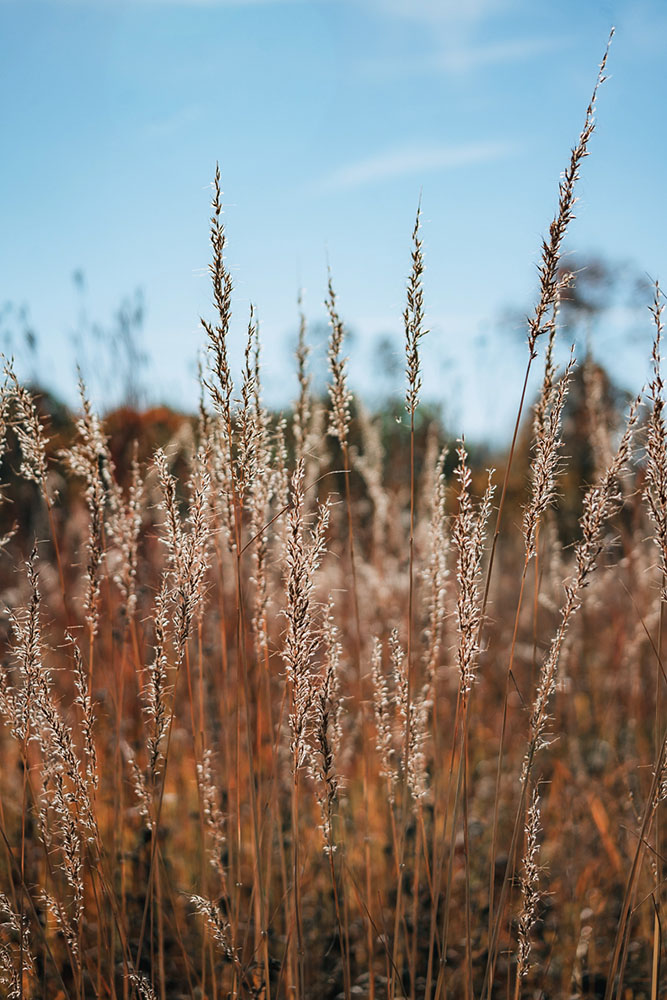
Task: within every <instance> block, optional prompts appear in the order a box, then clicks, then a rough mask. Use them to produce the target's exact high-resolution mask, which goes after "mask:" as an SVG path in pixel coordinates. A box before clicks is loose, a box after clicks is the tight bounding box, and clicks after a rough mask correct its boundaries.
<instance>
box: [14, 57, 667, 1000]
mask: <svg viewBox="0 0 667 1000" xmlns="http://www.w3.org/2000/svg"><path fill="white" fill-rule="evenodd" d="M606 58H607V57H606V55H605V58H604V60H603V63H602V66H601V68H600V73H599V76H598V80H597V84H596V86H595V90H594V93H593V97H592V100H591V102H590V104H589V106H588V109H587V111H586V115H585V120H584V126H583V128H582V131H581V134H580V136H579V139H578V141H577V142H576V143H575V146H574V149H573V151H572V154H571V158H570V161H569V164H568V166H567V169H566V171H565V173H564V175H563V179H562V181H561V183H560V188H559V194H558V204H557V210H556V214H555V217H554V219H553V221H552V223H551V225H550V227H549V231H548V235H547V237H546V238H545V241H544V244H543V246H542V263H541V266H540V270H539V291H538V299H537V304H536V306H535V310H534V312H533V315H532V316H531V318H530V319H529V321H528V327H527V356H526V377H525V381H524V383H523V386H519V387H517V388H518V392H517V395H518V398H519V405H518V411H517V418H516V426H515V431H514V435H513V439H512V442H511V446H510V449H509V452H508V454H507V456H501V457H500V459H499V463H498V464H499V465H500V470H499V471H498V472H494V471H493V470H490V471H488V470H484V469H481V468H479V464H478V463H477V462H476V460H475V456H474V452H473V454H472V457H471V455H470V454H469V449H468V446H467V445H466V443H465V442H464V441H463V440H462V439H461V440H459V441H458V442H455V443H453V442H448V441H446V440H445V439H444V437H443V433H442V429H441V428H439V427H438V426H437V425H435V424H433V425H432V426H427V424H426V422H425V421H424V420H422V418H421V410H420V390H421V366H422V351H427V350H428V334H427V331H426V319H425V316H426V313H427V303H426V302H425V299H424V293H423V288H422V276H423V271H424V267H425V260H424V254H423V247H422V243H421V238H420V211H419V210H418V212H417V218H416V222H415V226H414V230H413V233H412V248H411V261H410V272H409V277H408V280H407V304H406V308H405V312H404V316H403V320H404V329H405V352H406V392H405V414H407V420H405V419H404V421H403V422H402V426H401V427H400V429H398V430H397V429H396V427H395V426H394V428H393V430H392V432H391V439H389V438H388V435H387V434H386V433H384V432H383V429H382V427H381V425H380V422H379V421H378V419H377V418H374V417H372V416H370V415H369V414H367V413H366V412H365V411H364V410H363V408H362V406H361V404H360V403H359V402H358V401H356V400H354V399H353V397H352V394H351V392H350V390H349V387H348V370H347V359H346V357H345V338H346V329H345V323H344V320H343V318H342V309H341V307H340V305H339V302H338V299H337V296H336V292H335V288H334V281H333V277H332V275H331V274H330V275H329V278H328V291H327V297H326V303H325V306H326V310H327V312H328V315H329V320H330V325H331V339H330V344H329V355H328V356H329V367H330V373H331V378H330V386H329V396H328V398H324V399H320V398H316V397H315V396H314V395H313V393H312V389H311V380H310V375H309V370H308V356H309V351H308V331H307V328H306V323H305V319H304V318H303V316H302V318H301V328H300V334H299V343H298V349H297V356H296V368H297V381H298V395H297V398H296V400H295V403H294V407H293V411H292V412H291V413H288V414H287V415H281V416H278V415H276V414H275V413H272V412H270V411H269V410H268V409H267V408H266V406H265V405H264V403H263V400H262V389H261V375H262V365H261V360H260V346H259V333H258V328H257V324H256V321H255V316H254V312H253V311H252V310H251V313H250V316H249V319H248V325H247V335H246V350H245V359H244V364H243V368H242V371H241V372H240V373H238V376H237V375H236V374H235V373H233V372H232V370H231V367H230V363H229V360H228V357H229V353H228V342H229V337H230V320H231V315H232V306H233V298H234V296H233V287H232V279H231V274H230V271H229V269H228V266H227V263H226V253H227V247H226V235H225V231H224V227H223V225H222V193H221V187H220V172H219V170H218V171H216V175H215V179H214V184H213V212H212V217H211V230H210V231H211V252H212V263H211V268H210V270H211V280H212V285H213V306H214V318H213V319H204V320H203V321H202V323H203V327H204V335H205V338H206V343H207V347H208V363H207V365H206V366H204V368H203V370H202V373H201V386H202V392H201V405H200V412H199V415H198V417H197V419H196V420H195V419H193V420H189V419H183V420H182V421H180V422H179V423H178V424H177V425H175V426H172V427H171V428H167V429H166V432H165V433H163V434H162V440H161V441H160V443H159V446H156V447H155V448H154V449H152V451H151V449H150V448H149V441H148V437H149V435H148V434H146V433H144V434H139V435H138V440H137V442H136V446H135V447H134V448H133V449H129V450H128V449H127V448H123V449H120V448H119V447H117V446H116V445H114V443H113V442H114V441H117V435H116V436H115V437H110V436H109V433H108V431H107V430H106V429H105V423H104V421H103V420H102V419H101V418H100V417H99V416H98V415H97V414H96V413H95V411H94V408H93V406H92V404H91V403H90V401H89V400H88V398H87V394H86V388H85V386H84V385H83V383H82V384H81V410H80V415H79V417H78V418H77V420H76V423H75V425H74V426H73V428H72V430H71V433H62V432H59V433H58V434H56V433H54V430H53V428H51V427H50V426H49V423H48V420H47V419H46V417H45V414H44V411H43V409H42V408H41V404H40V400H39V399H38V398H37V397H35V396H34V395H33V394H31V392H30V391H29V390H28V389H27V388H26V387H25V386H24V385H23V384H22V383H21V382H20V380H19V378H18V376H17V375H16V372H15V370H14V367H13V365H12V362H11V361H10V360H7V361H6V366H5V376H6V378H5V382H4V386H3V388H2V395H1V399H0V430H1V433H0V439H1V440H2V447H3V455H4V459H3V481H4V492H3V495H2V507H1V508H0V515H1V517H2V522H3V525H4V526H5V527H6V533H5V535H4V537H3V539H2V550H3V551H2V567H1V574H0V584H1V586H2V600H3V606H4V608H5V611H4V613H3V616H2V619H1V635H0V641H1V642H2V647H3V652H2V659H1V661H0V718H1V727H0V747H1V751H2V762H3V766H2V771H1V773H0V839H1V840H2V846H1V848H0V914H1V921H0V983H1V984H2V987H1V988H2V990H3V991H4V995H5V996H7V997H9V998H12V1000H17V998H21V1000H23V998H26V1000H27V998H38V997H43V998H47V997H48V998H54V1000H55V998H59V1000H63V998H67V1000H84V998H86V1000H87V998H93V997H94V998H106V997H110V998H115V1000H121V998H122V1000H129V998H135V1000H136V998H149V1000H152V998H159V1000H172V998H180V997H189V998H192V1000H195V998H196V1000H201V998H204V997H206V998H211V1000H217V998H220V1000H222V998H226V997H239V998H240V997H247V998H251V997H257V998H260V997H261V998H266V1000H269V998H273V1000H278V998H291V997H294V998H295V1000H309V998H312V997H320V998H323V1000H324V998H332V1000H333V998H336V997H339V996H340V997H344V998H345V1000H350V998H351V997H353V996H354V997H362V998H364V997H365V998H368V1000H374V998H375V997H378V998H387V1000H399V998H409V1000H417V998H419V1000H421V998H426V1000H443V998H444V997H446V996H451V997H465V998H472V997H477V998H481V1000H487V998H488V1000H491V998H494V997H501V996H507V997H510V998H511V997H514V998H515V1000H518V998H521V997H526V998H528V997H538V996H543V997H570V996H572V997H584V996H596V997H606V998H607V1000H611V998H619V1000H620V998H621V997H623V998H625V997H630V996H632V997H640V996H644V997H647V998H649V997H650V998H652V1000H655V998H657V997H659V996H664V995H665V994H666V992H667V979H666V978H665V977H666V973H665V969H664V964H663V961H662V959H663V953H664V940H663V925H664V913H665V911H664V904H665V898H666V894H665V890H664V884H663V882H664V874H663V873H664V868H665V863H664V859H665V849H666V840H665V825H664V816H663V815H662V812H663V803H664V800H665V798H667V732H666V730H665V712H664V702H665V696H664V686H665V683H666V680H667V678H666V677H665V670H664V665H663V661H662V647H663V619H664V603H665V601H666V600H667V586H666V584H665V578H666V574H667V459H666V450H665V442H666V436H665V424H664V413H663V409H664V382H663V375H662V372H661V347H662V340H663V334H664V330H663V319H662V317H663V297H662V293H661V291H660V288H659V286H658V285H657V284H656V286H655V291H654V298H653V301H652V302H648V303H647V307H648V310H647V339H648V338H649V337H650V336H651V329H652V330H653V338H654V346H653V352H652V357H651V359H650V362H651V365H652V375H651V378H650V382H649V384H648V388H647V389H646V390H645V391H642V393H641V394H640V395H638V396H637V399H636V400H635V401H634V402H633V403H632V404H631V405H630V407H629V411H628V413H615V412H611V411H609V410H608V409H607V408H605V407H603V406H602V405H601V399H602V396H603V392H602V389H601V384H602V382H603V380H604V373H603V372H602V371H601V369H599V368H598V367H596V366H595V365H594V364H593V363H592V362H591V361H590V359H587V360H586V361H585V362H584V363H583V367H580V368H578V367H577V362H576V361H575V359H574V357H571V358H570V360H569V362H568V363H567V364H566V366H565V367H564V369H563V370H562V371H558V370H557V369H556V365H555V361H554V357H555V353H554V343H555V341H556V340H557V338H558V337H560V336H562V333H561V331H560V330H559V322H558V305H559V299H560V295H561V293H562V291H563V287H564V284H565V283H566V282H568V281H570V280H571V275H570V274H569V273H568V272H567V271H566V270H564V269H563V268H562V267H561V255H562V248H563V243H564V240H565V238H566V234H567V229H568V226H569V223H570V222H571V220H572V218H573V211H574V205H575V200H576V198H575V190H576V182H577V179H578V175H579V171H580V168H581V165H582V161H583V159H584V158H585V156H586V155H588V152H589V143H590V141H591V139H592V136H593V132H594V125H595V119H594V115H595V103H596V98H597V94H598V88H599V86H600V84H601V83H602V82H603V80H604V68H605V63H606ZM651 324H652V328H651ZM538 362H540V363H543V365H544V376H543V380H542V386H541V390H540V393H539V396H538V398H537V400H535V402H534V405H533V407H532V411H531V409H530V406H529V400H528V399H527V386H528V384H529V382H528V378H529V374H530V371H531V368H532V367H533V365H534V364H537V363H538ZM235 379H236V380H237V384H236V385H235ZM577 380H578V382H579V385H580V386H584V387H585V389H586V391H587V393H588V401H587V406H586V421H587V428H588V431H587V436H586V440H584V441H582V440H581V437H580V436H579V437H578V438H577V440H575V439H574V437H573V436H572V435H571V433H570V432H571V429H572V427H573V420H572V419H571V410H570V409H568V407H570V406H571V398H570V397H571V394H570V390H571V388H572V386H573V385H574V384H575V383H576V382H577ZM139 426H141V424H139ZM388 440H390V441H391V451H390V453H389V454H386V445H387V442H388ZM575 448H580V449H581V448H584V449H587V451H588V454H590V456H592V458H591V465H592V467H593V468H594V469H595V474H594V476H593V478H592V480H591V481H590V482H583V481H580V480H577V479H576V477H575V478H574V479H573V474H572V473H571V471H569V468H568V460H567V458H566V456H567V455H568V454H571V453H572V452H573V451H574V449H575ZM399 467H400V468H401V469H405V470H406V475H405V476H401V475H397V474H396V469H397V468H399ZM566 492H567V496H568V498H569V500H570V501H571V500H572V497H575V498H576V499H575V501H574V503H575V505H577V506H578V510H579V520H578V524H577V525H576V526H575V528H574V529H573V528H572V525H571V520H570V519H569V518H566V517H564V514H563V510H564V494H565V493H566ZM14 521H16V524H15V525H14V526H13V527H12V525H13V522H14ZM3 530H5V528H3Z"/></svg>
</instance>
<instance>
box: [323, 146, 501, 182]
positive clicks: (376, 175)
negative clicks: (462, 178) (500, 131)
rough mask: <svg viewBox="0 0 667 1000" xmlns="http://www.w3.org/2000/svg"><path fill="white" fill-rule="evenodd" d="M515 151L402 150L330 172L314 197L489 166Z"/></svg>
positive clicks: (465, 148)
mask: <svg viewBox="0 0 667 1000" xmlns="http://www.w3.org/2000/svg"><path fill="white" fill-rule="evenodd" d="M514 149H515V147H514V146H513V145H512V144H510V143H508V142H476V143H467V144H462V145H458V146H453V145H450V146H406V147H403V148H401V149H393V150H387V151H386V152H384V153H379V154H377V155H376V156H371V157H368V158H367V159H364V160H358V161H357V162H356V163H350V164H348V165H347V166H343V167H340V168H339V169H338V170H334V171H333V172H332V173H331V174H329V175H328V176H326V177H324V178H322V180H320V181H319V183H318V184H316V191H317V193H320V194H322V193H327V192H331V191H346V190H351V189H353V188H358V187H363V186H364V185H366V184H372V183H374V182H376V181H383V180H391V179H393V178H396V177H408V176H412V175H416V176H420V175H422V174H425V173H432V172H440V171H444V170H453V169H456V168H458V167H467V166H472V165H474V164H478V163H490V162H492V161H494V160H498V159H501V158H502V157H504V156H509V155H511V153H513V152H514Z"/></svg>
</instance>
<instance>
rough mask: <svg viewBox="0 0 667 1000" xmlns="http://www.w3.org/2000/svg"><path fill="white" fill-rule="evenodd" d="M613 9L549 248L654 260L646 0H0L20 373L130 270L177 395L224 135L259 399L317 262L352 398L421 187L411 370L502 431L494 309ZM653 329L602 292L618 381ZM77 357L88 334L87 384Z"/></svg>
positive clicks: (380, 381) (562, 152)
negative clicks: (419, 334) (417, 362)
mask: <svg viewBox="0 0 667 1000" xmlns="http://www.w3.org/2000/svg"><path fill="white" fill-rule="evenodd" d="M612 24H614V25H616V29H617V33H616V38H615V40H614V43H613V46H612V52H611V55H610V63H609V75H610V79H609V81H608V83H607V84H605V87H604V88H603V91H602V93H601V95H600V100H599V107H598V130H597V132H596V135H595V136H594V139H593V142H592V147H591V156H590V157H589V158H588V159H587V161H586V162H585V164H584V169H583V176H582V183H581V186H580V188H579V194H580V196H581V201H580V204H579V206H578V210H577V216H578V217H577V220H576V222H575V223H574V225H573V228H572V233H571V237H570V239H569V242H568V247H569V249H570V251H572V252H573V253H578V254H580V255H585V254H587V253H594V252H602V253H604V254H605V255H606V256H607V257H609V258H610V259H612V260H614V261H623V262H627V269H628V271H631V270H633V269H634V270H636V271H637V272H639V273H645V272H647V273H648V274H650V276H651V277H665V275H666V273H667V268H666V267H665V265H666V263H667V253H666V249H665V243H664V238H663V233H664V221H665V190H666V185H665V168H664V164H665V154H666V152H667V150H666V145H667V139H666V138H665V136H666V131H665V123H664V107H665V106H666V104H667V101H666V98H667V74H666V73H665V68H664V53H665V49H666V44H667V41H666V40H667V6H666V5H665V4H664V3H663V2H658V0H646V2H631V0H617V2H612V0H605V2H600V0H587V2H585V3H582V2H576V3H575V2H572V0H561V2H559V3H557V4H555V3H553V2H551V0H549V2H542V0H467V2H465V3H463V2H460V0H457V2H453V0H355V2H345V0H291V2H287V0H285V2H281V0H266V2H262V0H236V2H232V0H226V2H225V0H132V2H128V3H123V2H121V0H50V2H40V3H36V2H32V0H0V47H1V48H0V78H1V79H0V102H1V111H2V123H3V143H2V157H1V158H0V181H1V183H0V212H1V218H2V236H1V237H0V239H1V241H2V242H1V244H0V245H1V246H2V251H1V252H2V268H1V272H0V273H1V278H0V281H1V283H2V285H1V287H0V305H1V304H2V303H3V302H5V303H7V302H9V303H12V307H13V308H12V309H8V308H7V306H5V309H4V326H5V327H6V328H9V327H12V324H13V326H14V327H16V328H18V327H19V326H20V322H19V321H18V320H17V319H16V312H17V310H18V309H19V308H20V307H21V306H25V307H26V309H27V310H28V314H29V321H30V324H31V326H32V327H33V328H34V330H35V331H36V333H37V336H38V338H39V354H38V359H39V364H38V368H39V374H40V376H41V378H42V380H43V381H45V382H47V383H48V384H50V386H51V387H53V388H55V389H56V390H57V391H59V392H60V393H61V395H64V396H66V397H68V398H71V397H72V393H73V386H74V376H73V371H74V362H75V358H74V353H75V352H74V348H73V346H72V331H73V330H74V329H75V328H76V327H77V324H78V323H79V322H80V316H81V314H82V313H85V314H86V315H87V316H88V318H89V319H90V320H94V321H97V322H99V323H100V324H102V325H105V324H108V323H109V322H110V321H111V317H112V316H113V314H114V311H115V310H116V308H117V307H118V305H119V303H120V302H121V300H122V299H123V298H124V297H126V296H127V295H129V294H132V293H133V292H134V290H135V289H136V288H140V289H141V290H142V292H143V296H144V301H145V306H146V316H145V323H144V327H143V331H142V338H143V347H144V349H145V350H146V352H147V354H148V355H149V358H150V365H149V368H148V369H147V371H146V373H145V376H144V381H145V382H146V385H147V388H148V391H149V395H150V398H151V399H152V400H166V401H168V402H170V403H172V404H173V405H176V406H181V407H190V406H193V405H194V404H195V401H196V395H197V390H196V386H195V374H194V372H195V363H196V357H197V351H198V349H199V348H200V346H201V344H202V334H201V330H200V327H199V322H198V318H199V316H200V315H211V307H210V293H209V285H208V275H207V265H208V260H209V255H208V242H207V236H208V234H207V225H208V215H209V205H208V202H209V198H210V181H211V178H212V175H213V171H214V169H215V162H216V160H218V161H219V162H220V167H221V171H222V177H223V186H224V191H225V203H226V212H225V218H226V224H227V231H228V238H229V252H228V263H229V265H230V267H231V268H232V272H233V275H234V279H235V285H236V292H235V331H236V335H237V336H238V338H239V340H240V338H241V335H242V331H243V329H244V327H245V324H246V322H247V312H248V308H249V304H250V302H251V301H252V302H254V303H255V304H256V306H257V310H258V313H259V317H260V320H261V324H262V335H263V340H264V345H265V346H264V358H265V365H266V368H265V378H266V396H267V398H268V400H269V401H270V402H275V403H276V404H280V405H282V404H284V403H286V402H287V401H288V400H289V398H290V397H291V395H292V394H293V393H294V391H295V385H294V380H293V376H292V365H291V361H290V354H289V352H290V345H291V342H292V338H293V336H294V330H295V327H296V316H297V307H296V299H297V293H298V291H299V288H303V289H304V296H305V305H306V312H307V315H308V317H309V319H310V320H311V321H312V322H313V323H317V322H319V321H322V320H324V318H325V313H324V309H323V306H322V301H323V298H324V294H325V291H326V267H327V260H328V261H329V262H330V265H331V268H332V272H333V276H334V283H335V286H336V288H337V291H338V296H339V306H340V310H341V313H342V315H343V316H344V317H345V319H346V321H347V323H348V325H349V327H350V329H351V330H353V331H354V334H355V337H354V342H353V343H352V344H351V346H350V353H351V356H352V358H351V364H352V381H353V384H354V385H355V386H356V387H358V388H359V389H360V390H361V391H362V392H363V393H364V394H365V395H368V396H371V397H372V396H373V393H377V392H379V391H380V390H385V389H386V388H387V387H388V385H389V382H388V381H387V378H386V376H384V374H383V373H382V371H381V366H380V365H379V363H378V360H377V358H378V354H377V339H378V337H380V336H389V337H390V342H391V344H392V345H393V346H392V349H393V351H394V352H395V357H396V362H397V364H398V365H401V364H402V358H401V350H402V331H401V313H402V309H403V301H404V288H405V279H406V275H407V272H408V268H409V253H410V232H411V228H412V224H413V219H414V213H415V209H416V205H417V201H418V198H419V193H420V190H421V191H422V198H423V219H424V228H423V237H424V247H425V254H426V264H427V272H426V279H425V294H426V306H427V314H428V323H429V326H430V328H431V333H430V334H429V337H428V339H427V340H425V341H424V342H423V353H424V361H425V395H426V396H429V397H430V398H433V399H437V400H440V401H441V402H443V403H444V407H445V413H446V415H447V417H448V419H449V422H450V424H451V426H452V430H453V431H454V432H456V433H459V432H461V431H465V432H466V433H467V434H469V435H473V436H474V435H481V434H495V435H498V434H503V433H504V432H505V431H506V429H507V426H508V423H509V420H510V418H511V413H512V410H513V409H514V408H515V406H516V396H517V392H518V389H519V382H520V376H521V368H522V366H523V363H524V361H525V355H524V353H523V348H522V346H521V339H520V338H521V331H520V328H518V329H517V328H515V329H514V331H512V330H511V329H508V323H507V322H506V321H504V320H503V317H504V316H506V315H507V313H508V311H510V310H518V311H519V313H520V312H521V311H524V312H525V311H527V310H528V309H529V308H530V304H531V302H532V301H533V299H534V294H535V287H536V277H535V266H536V263H537V261H538V254H539V246H540V239H541V236H542V233H543V232H545V231H546V229H547V227H548V223H549V221H550V218H551V216H552V214H553V210H554V206H555V200H556V194H557V184H558V179H559V175H560V173H561V171H562V170H563V168H564V167H565V165H566V162H567V159H568V155H569V149H570V147H571V145H572V143H573V142H574V141H575V140H576V137H577V134H578V131H579V128H580V126H581V124H582V121H583V115H584V111H585V107H586V104H587V102H588V99H589V96H590V92H591V89H592V85H593V83H594V79H595V75H596V68H597V63H598V62H599V60H600V57H601V55H602V52H603V51H604V46H605V43H606V38H607V34H608V32H609V28H610V27H611V25H612ZM77 270H82V271H83V272H84V273H85V288H84V292H83V294H82V293H81V292H78V291H77V289H76V288H75V285H74V282H73V280H72V276H73V274H74V272H76V271H77ZM665 280H667V278H666V279H665ZM633 324H634V325H633ZM511 325H512V324H509V326H511ZM637 326H638V329H639V333H638V335H637V336H636V337H635V336H633V337H629V336H626V335H625V332H624V331H625V330H626V329H629V328H630V327H632V328H633V329H636V328H637ZM515 327H516V323H515ZM650 340H651V327H650V323H649V321H648V319H644V317H643V316H642V315H641V313H640V314H639V320H638V321H637V317H636V315H630V314H629V313H628V311H627V310H626V309H625V307H624V306H623V304H620V305H618V306H617V307H616V309H615V310H613V313H612V314H610V315H609V316H608V317H606V318H605V324H604V329H601V330H600V331H598V333H597V336H596V344H597V345H598V346H597V350H598V352H599V353H600V355H601V356H602V355H604V356H605V357H606V358H607V360H608V363H609V365H610V367H611V369H612V371H613V372H614V373H615V374H616V376H617V377H618V378H619V379H621V380H622V381H625V382H626V383H627V384H629V385H630V387H631V388H638V386H639V384H640V383H641V382H642V381H643V379H644V376H645V373H646V371H647V368H648V363H647V359H648V353H649V346H650ZM89 353H90V350H89ZM18 361H19V364H20V363H21V359H20V357H19V359H18ZM25 363H26V364H28V362H27V361H26V362H25ZM96 367H99V365H98V366H96V364H95V362H94V361H92V360H91V359H90V358H89V359H88V361H87V362H86V368H87V372H86V373H87V377H88V378H89V380H90V382H91V387H92V389H93V391H94V392H97V394H98V396H100V397H103V395H104V392H103V389H102V380H101V379H100V378H99V371H97V370H96ZM396 386H397V388H399V390H400V387H401V375H400V372H399V373H398V374H397V376H396ZM99 402H101V403H104V402H105V400H104V399H103V398H100V399H99Z"/></svg>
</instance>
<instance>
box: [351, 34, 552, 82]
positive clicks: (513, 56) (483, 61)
mask: <svg viewBox="0 0 667 1000" xmlns="http://www.w3.org/2000/svg"><path fill="white" fill-rule="evenodd" d="M568 44H569V40H568V39H566V38H563V37H558V36H551V37H548V38H547V37H544V38H540V37H536V38H515V39H506V40H504V41H502V42H473V41H468V40H466V41H464V42H462V43H460V44H452V43H451V42H450V41H448V40H443V41H442V43H440V44H439V45H438V47H437V48H436V50H435V51H431V52H428V53H420V54H419V56H413V57H411V58H408V57H403V58H401V57H399V56H392V57H391V58H381V59H367V60H365V61H364V62H363V63H362V64H361V66H360V69H361V71H362V72H364V73H365V74H366V75H368V76H370V77H372V78H375V79H377V78H380V79H392V78H396V77H406V76H408V77H410V76H417V77H422V76H433V75H440V74H449V75H450V76H463V75H465V74H469V73H475V72H480V71H481V70H484V69H488V68H491V67H493V66H508V65H515V64H519V63H522V62H526V61H528V60H530V59H538V58H539V57H540V56H543V55H544V54H545V53H548V52H554V51H556V50H561V49H563V48H564V47H566V46H567V45H568Z"/></svg>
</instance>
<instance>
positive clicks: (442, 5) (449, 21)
mask: <svg viewBox="0 0 667 1000" xmlns="http://www.w3.org/2000/svg"><path fill="white" fill-rule="evenodd" d="M368 2H369V3H370V4H371V5H372V6H375V7H378V8H379V9H380V10H381V11H382V12H383V13H385V14H391V15H393V16H395V17H402V18H405V19H407V20H410V21H421V22H426V23H428V24H432V25H442V26H443V27H444V28H447V29H448V30H452V29H464V30H465V29H467V28H472V27H474V26H475V25H477V24H479V23H480V22H481V21H486V20H488V19H489V18H490V17H493V16H494V15H497V14H503V13H505V12H507V11H508V10H512V9H513V8H515V7H516V5H517V0H465V3H462V2H461V0H368Z"/></svg>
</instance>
